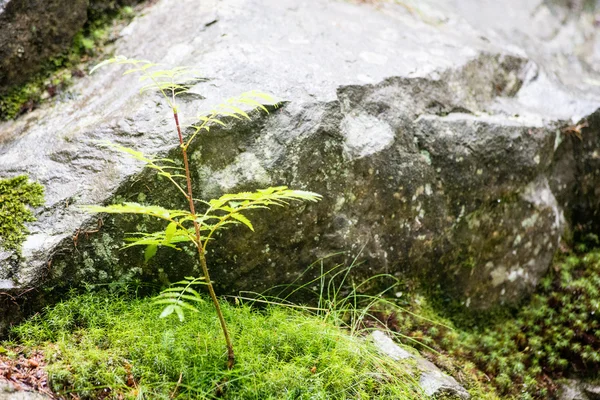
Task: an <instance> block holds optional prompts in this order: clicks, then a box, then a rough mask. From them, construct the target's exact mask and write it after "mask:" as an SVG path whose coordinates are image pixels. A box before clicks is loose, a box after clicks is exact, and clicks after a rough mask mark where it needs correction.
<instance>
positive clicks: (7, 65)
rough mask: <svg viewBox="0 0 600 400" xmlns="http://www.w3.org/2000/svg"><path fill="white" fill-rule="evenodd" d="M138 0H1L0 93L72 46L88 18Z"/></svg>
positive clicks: (101, 15) (100, 16) (23, 81)
mask: <svg viewBox="0 0 600 400" xmlns="http://www.w3.org/2000/svg"><path fill="white" fill-rule="evenodd" d="M138 2H139V0H74V1H64V0H47V1H44V0H4V1H0V96H1V95H3V94H5V93H6V92H7V91H8V90H9V89H11V88H14V87H16V86H19V85H22V84H24V83H26V82H27V80H28V79H29V78H31V76H32V75H34V74H35V73H37V72H39V71H40V69H41V68H43V63H44V62H46V61H48V60H49V59H50V58H51V57H54V56H59V55H60V54H61V53H63V52H64V51H65V50H67V49H68V48H69V47H71V45H72V42H73V38H74V37H75V35H76V34H77V33H78V32H79V31H80V30H81V29H82V28H83V26H84V24H85V23H86V21H87V20H88V19H90V18H91V19H96V20H97V19H99V18H102V17H103V16H105V15H106V14H107V13H110V12H114V11H116V10H117V9H118V7H121V6H125V5H133V4H135V3H138Z"/></svg>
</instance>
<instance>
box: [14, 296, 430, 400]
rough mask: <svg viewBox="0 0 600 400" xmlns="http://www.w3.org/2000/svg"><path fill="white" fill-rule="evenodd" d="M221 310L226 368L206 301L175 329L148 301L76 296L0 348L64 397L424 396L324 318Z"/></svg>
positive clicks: (398, 369) (397, 368) (402, 370)
mask: <svg viewBox="0 0 600 400" xmlns="http://www.w3.org/2000/svg"><path fill="white" fill-rule="evenodd" d="M223 311H224V314H225V318H226V319H227V321H228V322H229V325H230V329H231V331H232V333H233V339H234V345H235V350H236V365H235V367H234V368H233V370H227V368H226V366H225V361H226V354H225V352H226V350H225V344H224V340H223V338H222V333H221V331H220V327H219V323H218V320H217V319H216V316H215V313H214V310H213V309H212V306H211V304H210V301H208V302H206V303H203V304H202V305H201V306H200V312H199V313H197V314H196V313H195V314H193V315H188V317H187V318H186V319H185V320H184V321H183V322H180V321H179V320H178V319H177V318H175V317H173V318H171V317H168V318H163V319H161V318H158V316H159V315H160V313H161V308H160V306H157V305H154V304H152V302H151V301H150V300H148V299H145V300H144V299H135V298H131V297H127V296H120V295H114V294H107V293H88V294H84V295H78V296H74V297H72V298H71V299H69V300H67V301H65V302H63V303H60V304H58V305H56V306H55V307H53V308H51V309H48V310H47V311H46V312H45V313H44V314H42V315H38V316H36V317H34V318H33V319H31V320H29V321H28V322H26V323H24V324H22V325H20V326H19V327H17V328H16V329H15V330H14V337H13V340H14V341H13V342H12V343H4V347H5V348H7V349H8V348H16V347H15V346H16V345H18V348H19V349H20V352H22V353H25V354H26V355H27V353H34V352H38V351H39V350H41V351H42V353H43V354H44V355H45V359H46V361H47V362H48V366H47V371H48V375H49V382H50V385H51V388H52V389H53V390H54V392H55V393H56V394H57V395H59V396H63V397H64V398H71V397H69V396H71V395H72V396H75V397H74V398H81V399H97V398H111V399H134V398H138V399H141V398H144V399H169V398H179V399H210V398H223V399H257V400H265V399H411V400H412V399H420V398H424V397H423V395H422V393H421V391H420V388H419V386H418V385H417V382H416V381H415V379H416V378H414V377H412V376H410V375H409V373H408V371H409V370H410V368H409V367H407V365H402V364H399V363H397V362H394V361H392V360H390V359H387V358H385V357H382V356H381V355H379V354H378V353H377V351H376V349H375V348H374V347H373V345H372V344H371V343H370V342H369V341H367V340H365V339H364V338H363V337H361V336H357V335H350V334H349V332H348V331H347V330H344V329H341V328H340V327H339V326H336V324H335V323H334V322H333V320H331V319H329V320H328V321H326V320H325V319H324V318H322V317H319V316H317V315H314V314H309V313H307V312H306V311H298V310H295V309H292V308H289V307H283V306H273V307H268V308H266V309H261V310H258V309H255V308H251V307H249V306H247V305H243V304H238V305H234V304H225V305H224V310H223ZM36 354H38V353H36ZM12 356H13V357H16V356H17V355H16V354H13V355H12Z"/></svg>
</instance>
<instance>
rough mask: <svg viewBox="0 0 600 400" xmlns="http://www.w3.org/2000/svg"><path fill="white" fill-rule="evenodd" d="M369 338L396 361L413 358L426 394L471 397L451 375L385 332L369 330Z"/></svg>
mask: <svg viewBox="0 0 600 400" xmlns="http://www.w3.org/2000/svg"><path fill="white" fill-rule="evenodd" d="M371 339H372V340H373V343H375V346H377V348H378V349H379V351H381V352H382V353H383V354H386V355H388V356H389V357H391V358H392V359H394V360H396V361H400V360H414V362H415V363H416V368H417V370H418V375H419V385H420V386H421V388H422V389H423V392H424V393H425V394H426V395H427V396H430V397H432V398H444V399H469V398H470V397H471V396H470V395H469V392H467V391H466V389H465V388H463V387H462V386H461V385H460V384H459V383H458V382H456V380H455V379H454V378H453V377H451V376H450V375H448V374H445V373H444V372H442V371H441V370H440V369H439V368H438V367H437V366H436V365H435V364H433V363H432V362H431V361H429V360H426V359H425V358H423V357H421V356H420V355H418V354H415V353H413V352H409V351H407V350H404V349H403V348H401V347H400V346H398V345H397V344H396V343H394V341H393V340H392V339H391V338H389V337H388V336H387V335H386V334H385V333H383V332H381V331H378V330H375V331H373V332H371Z"/></svg>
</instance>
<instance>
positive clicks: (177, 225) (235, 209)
mask: <svg viewBox="0 0 600 400" xmlns="http://www.w3.org/2000/svg"><path fill="white" fill-rule="evenodd" d="M320 198H321V196H320V195H318V194H316V193H312V192H307V191H304V190H292V189H288V188H287V187H286V186H278V187H270V188H267V189H259V190H257V191H255V192H243V193H237V194H225V195H223V196H221V197H219V198H218V199H213V200H210V201H208V202H204V204H205V205H206V211H205V212H204V213H198V214H197V215H196V216H195V221H196V222H198V226H199V228H200V230H201V231H202V232H204V235H203V236H201V237H200V241H198V240H197V237H196V236H195V228H194V226H193V225H192V224H193V221H194V217H193V216H192V214H191V213H190V212H189V211H185V210H169V209H166V208H163V207H160V206H154V205H151V206H145V205H141V204H138V203H123V204H113V205H109V206H85V207H84V209H86V210H87V211H90V212H96V213H108V214H141V215H148V216H151V217H154V218H159V219H162V220H165V221H167V222H168V225H167V226H166V228H165V229H164V230H163V231H157V232H153V233H143V232H136V233H133V234H132V235H133V236H132V237H129V238H127V239H126V241H128V242H129V243H128V244H127V245H126V246H125V247H131V246H148V248H147V249H146V258H147V259H149V258H150V257H152V256H153V255H154V254H155V253H156V248H157V247H158V246H166V247H171V248H174V249H178V247H177V246H176V244H178V243H182V242H192V243H193V244H194V245H195V246H201V247H202V249H203V250H204V251H206V248H207V246H208V243H209V241H210V240H211V239H212V236H213V234H214V233H215V232H216V231H217V230H219V229H223V228H226V227H227V226H229V225H240V224H241V225H245V226H246V227H248V229H250V230H251V231H254V226H253V225H252V222H251V221H250V219H249V218H248V217H247V216H246V215H245V213H246V212H247V211H250V210H254V209H259V208H267V209H268V208H269V207H271V206H280V207H281V206H286V205H288V204H289V203H290V202H292V201H310V202H316V201H318V200H319V199H320Z"/></svg>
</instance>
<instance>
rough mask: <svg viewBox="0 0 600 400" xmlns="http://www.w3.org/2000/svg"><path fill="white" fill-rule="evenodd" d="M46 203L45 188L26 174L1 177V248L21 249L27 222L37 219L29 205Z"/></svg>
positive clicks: (34, 205) (35, 205)
mask: <svg viewBox="0 0 600 400" xmlns="http://www.w3.org/2000/svg"><path fill="white" fill-rule="evenodd" d="M43 203H44V188H43V186H42V185H40V184H39V183H36V182H30V181H29V179H28V178H27V176H26V175H21V176H17V177H14V178H9V179H0V248H3V249H5V250H17V251H18V250H19V249H20V246H21V243H22V241H23V239H24V238H25V236H26V235H27V233H28V231H27V227H26V226H25V223H26V222H32V221H35V217H34V216H33V214H32V212H31V210H30V209H29V208H28V206H31V207H37V206H41V205H42V204H43Z"/></svg>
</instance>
